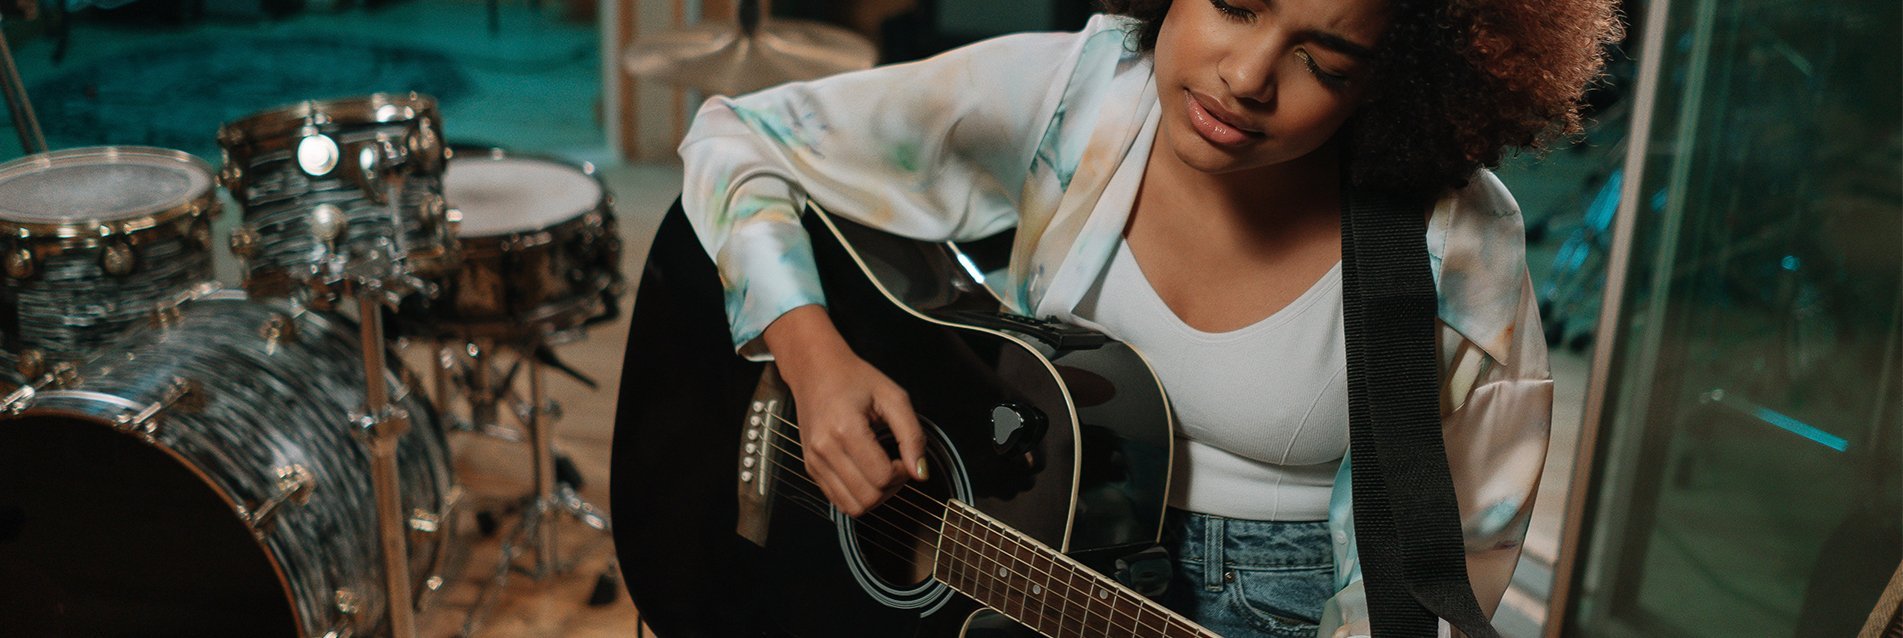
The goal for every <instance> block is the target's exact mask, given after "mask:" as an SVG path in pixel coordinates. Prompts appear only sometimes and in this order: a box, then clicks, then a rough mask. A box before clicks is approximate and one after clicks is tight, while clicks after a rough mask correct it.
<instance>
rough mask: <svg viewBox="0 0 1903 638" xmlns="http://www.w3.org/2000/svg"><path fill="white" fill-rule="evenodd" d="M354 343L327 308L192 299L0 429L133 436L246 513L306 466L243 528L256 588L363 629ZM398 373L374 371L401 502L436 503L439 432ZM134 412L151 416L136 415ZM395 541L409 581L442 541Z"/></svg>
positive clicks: (444, 459)
mask: <svg viewBox="0 0 1903 638" xmlns="http://www.w3.org/2000/svg"><path fill="white" fill-rule="evenodd" d="M358 356H359V355H358V347H357V341H356V330H355V328H354V326H352V325H350V324H349V322H347V321H344V320H341V319H340V318H336V317H330V316H325V315H320V314H317V313H313V312H308V311H305V312H299V311H295V310H292V309H290V308H289V307H287V306H282V305H277V304H270V303H263V302H254V301H246V300H242V299H231V298H218V299H208V300H200V301H194V302H192V303H189V304H187V305H186V306H185V307H184V308H183V309H182V312H181V313H180V315H179V318H178V320H177V321H176V322H175V323H174V324H172V325H170V326H167V327H164V328H155V329H153V330H151V331H145V332H137V333H134V334H132V335H128V338H126V339H124V340H122V341H121V342H119V344H118V348H117V349H116V350H115V354H112V355H109V356H102V357H99V358H98V359H95V360H94V361H92V362H91V363H89V364H87V365H85V366H82V367H81V368H80V373H79V374H80V380H79V381H78V382H77V383H76V384H71V385H68V386H66V387H64V388H61V389H60V390H57V391H50V392H41V393H39V394H38V395H37V396H36V397H34V398H33V400H32V401H31V403H30V404H29V405H28V407H27V408H26V409H25V410H24V411H22V412H21V413H20V414H18V415H16V416H12V417H8V418H6V419H5V420H0V428H5V427H7V426H8V425H9V424H12V423H17V422H21V421H22V420H30V419H44V418H54V419H69V420H77V421H82V422H86V423H88V424H91V425H93V426H96V427H99V428H111V429H114V430H116V431H118V432H121V433H123V434H124V435H125V436H130V437H137V438H139V439H141V440H143V441H144V442H146V443H147V444H148V445H151V446H153V447H155V448H158V449H160V450H162V451H164V452H165V453H166V454H168V455H170V456H171V457H173V458H174V459H175V460H176V461H177V462H178V463H179V464H181V465H184V466H186V467H188V468H189V469H190V470H191V471H192V472H193V473H195V474H196V475H198V476H199V478H200V479H202V481H203V482H204V484H205V485H206V486H207V487H209V488H211V489H212V490H213V491H214V492H216V493H217V495H218V496H219V497H220V498H221V499H222V500H223V501H224V502H226V503H227V504H228V505H230V506H231V509H232V515H233V516H234V517H237V518H238V519H240V520H246V521H248V520H249V518H250V517H252V516H253V515H254V514H255V513H256V512H257V511H258V509H259V508H260V506H262V505H264V504H265V503H267V502H269V501H271V500H272V498H273V497H274V496H277V495H278V494H279V493H280V492H281V490H282V485H283V482H282V481H283V478H284V475H285V473H286V471H287V470H291V469H292V468H298V469H296V470H295V472H302V473H304V474H306V475H307V476H308V477H309V483H310V488H309V492H308V493H307V498H308V500H306V501H304V502H303V503H301V504H299V503H295V502H286V503H284V504H283V505H281V506H279V507H277V508H276V509H275V515H274V516H272V517H271V520H270V521H269V522H268V524H263V525H254V526H253V527H252V531H253V535H254V538H255V539H256V540H257V543H258V547H259V548H260V549H262V550H263V551H264V553H265V554H266V555H267V556H266V557H267V560H268V561H269V562H270V564H271V566H272V567H273V569H274V570H275V571H276V572H277V574H278V577H279V580H280V582H279V583H277V584H268V583H259V584H258V586H260V587H265V586H277V587H282V588H283V589H284V590H285V594H286V597H287V599H288V600H289V602H290V606H291V608H292V609H293V611H294V614H295V616H296V618H297V624H298V625H299V627H298V628H299V630H300V631H301V635H304V636H321V635H323V634H324V633H325V632H326V631H328V630H330V629H332V628H334V627H337V626H353V627H354V628H355V629H356V630H357V631H358V632H359V633H368V632H369V631H370V630H371V629H372V628H373V627H374V625H375V624H376V623H377V622H378V621H379V619H380V618H381V617H382V615H383V609H384V608H383V605H384V598H383V596H382V594H381V586H380V585H379V584H378V582H379V578H380V577H379V575H380V573H381V567H380V563H379V561H378V556H379V554H378V550H377V548H378V544H377V537H376V533H375V525H376V521H377V513H376V511H375V507H374V499H373V492H372V486H371V484H370V480H369V475H370V473H369V471H368V468H369V463H370V460H369V455H368V452H367V450H366V448H365V446H364V445H363V444H362V443H361V442H359V441H357V440H356V439H355V438H354V437H353V436H352V434H353V431H354V426H353V425H352V415H353V414H361V413H362V410H363V404H364V381H363V372H362V366H361V364H360V362H359V359H358ZM389 360H390V361H391V362H393V363H394V362H395V361H396V359H394V358H393V357H392V358H390V359H389ZM394 369H395V368H393V370H394ZM401 376H402V375H401V374H400V373H394V372H393V373H391V374H390V375H388V376H387V378H386V379H385V383H386V385H387V386H388V387H389V389H390V392H391V394H390V396H391V402H392V403H393V404H394V405H395V406H397V407H399V408H401V409H402V410H403V411H405V412H407V414H408V415H409V418H410V424H411V427H410V429H409V431H408V432H407V433H405V434H404V436H403V437H402V438H401V439H400V441H399V443H398V459H399V466H400V473H401V476H402V500H403V515H404V516H405V517H408V516H409V515H410V513H411V512H426V513H440V512H442V511H443V509H444V508H445V507H446V503H445V499H446V495H447V493H448V490H449V487H450V483H451V477H450V470H449V467H450V466H449V462H450V461H449V452H448V446H447V443H446V441H445V439H444V437H443V433H442V430H441V426H440V425H439V424H438V423H437V421H436V418H435V414H434V413H433V412H432V411H431V408H430V407H429V405H428V403H427V402H425V401H424V400H423V398H422V397H420V396H418V395H414V394H411V393H410V392H409V390H408V387H409V386H410V384H409V383H406V382H402V381H401V380H400V377H401ZM181 389H183V390H184V391H183V392H182V393H180V392H179V391H180V390H181ZM154 406H158V407H156V408H154ZM148 411H149V412H152V418H151V419H149V420H143V421H142V420H139V419H138V418H137V416H136V415H139V414H141V413H142V412H148ZM125 478H126V479H127V480H136V478H137V477H125ZM47 489H57V486H47ZM410 547H411V551H412V554H411V556H410V559H411V570H412V573H413V574H415V575H417V581H418V582H419V583H420V582H421V581H422V580H423V579H424V578H425V577H426V576H427V575H429V574H430V571H431V569H432V563H433V562H434V559H435V557H436V553H437V552H441V551H445V544H444V542H443V540H442V539H439V538H436V537H434V536H426V535H412V537H411V539H410ZM233 549H234V551H248V550H243V549H242V548H233ZM213 577H215V575H214V576H213ZM339 592H350V594H349V596H350V597H351V598H352V599H353V601H354V604H355V606H356V609H355V614H354V615H351V616H348V617H345V616H344V615H343V614H342V613H341V612H340V611H339V610H338V607H339V603H338V600H339Z"/></svg>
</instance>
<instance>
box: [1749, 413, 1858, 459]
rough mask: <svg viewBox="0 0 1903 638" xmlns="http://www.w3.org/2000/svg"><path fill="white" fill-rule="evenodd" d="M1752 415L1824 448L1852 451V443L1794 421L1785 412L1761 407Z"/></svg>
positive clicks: (1809, 425) (1807, 424)
mask: <svg viewBox="0 0 1903 638" xmlns="http://www.w3.org/2000/svg"><path fill="white" fill-rule="evenodd" d="M1752 414H1753V415H1755V416H1757V417H1758V418H1760V419H1763V420H1764V422H1765V423H1769V424H1771V425H1775V426H1778V427H1780V428H1784V429H1785V430H1789V431H1790V433H1792V434H1795V435H1798V436H1801V437H1804V438H1807V439H1810V440H1812V441H1816V442H1817V443H1818V444H1819V445H1822V446H1824V447H1827V448H1830V449H1833V450H1836V451H1838V452H1844V451H1848V450H1849V449H1850V442H1849V441H1846V440H1844V439H1843V437H1840V436H1837V435H1835V434H1831V433H1829V432H1825V431H1823V430H1819V429H1817V428H1816V426H1813V425H1811V424H1809V423H1805V422H1803V421H1799V420H1797V419H1793V418H1791V416H1790V415H1788V414H1784V413H1783V412H1779V411H1777V410H1773V409H1770V408H1764V407H1760V408H1758V409H1756V410H1754V411H1753V412H1752Z"/></svg>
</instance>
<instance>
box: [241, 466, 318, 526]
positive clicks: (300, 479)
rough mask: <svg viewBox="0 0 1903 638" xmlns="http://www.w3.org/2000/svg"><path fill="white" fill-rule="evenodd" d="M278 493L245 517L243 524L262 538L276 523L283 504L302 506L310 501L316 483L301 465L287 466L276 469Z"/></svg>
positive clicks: (308, 471)
mask: <svg viewBox="0 0 1903 638" xmlns="http://www.w3.org/2000/svg"><path fill="white" fill-rule="evenodd" d="M276 471H277V477H278V486H277V487H278V493H277V494H274V495H272V496H271V498H268V499H265V501H264V502H263V503H259V504H258V506H257V507H255V508H252V510H251V512H250V513H249V514H246V515H245V522H247V523H249V524H250V525H251V532H252V533H254V534H258V535H260V536H262V535H263V534H264V533H265V532H268V531H270V529H271V524H272V523H275V522H277V517H278V512H279V511H281V510H282V509H283V508H284V504H285V503H287V502H288V503H294V504H297V505H303V504H305V503H309V502H310V500H311V490H312V489H313V487H314V486H315V485H316V481H314V480H312V479H311V472H310V470H307V469H305V468H304V466H302V465H287V466H284V467H280V468H277V470H276Z"/></svg>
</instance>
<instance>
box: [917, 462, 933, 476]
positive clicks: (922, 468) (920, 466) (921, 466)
mask: <svg viewBox="0 0 1903 638" xmlns="http://www.w3.org/2000/svg"><path fill="white" fill-rule="evenodd" d="M931 477H932V473H931V472H930V471H928V468H926V467H925V459H924V458H920V459H919V460H918V480H921V481H923V480H925V479H929V478H931Z"/></svg>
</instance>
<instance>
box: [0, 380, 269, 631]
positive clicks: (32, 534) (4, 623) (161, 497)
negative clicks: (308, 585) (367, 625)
mask: <svg viewBox="0 0 1903 638" xmlns="http://www.w3.org/2000/svg"><path fill="white" fill-rule="evenodd" d="M0 627H4V628H5V630H4V631H3V632H0V633H7V634H9V635H21V636H295V635H297V633H298V625H297V623H296V621H295V619H294V618H293V616H292V612H291V607H290V602H289V598H288V596H287V595H286V594H285V589H284V585H283V584H282V581H281V580H280V579H279V577H278V575H277V572H276V570H275V569H273V567H272V565H271V562H270V561H269V559H268V558H267V556H266V554H265V552H264V550H263V549H262V548H261V547H260V546H259V544H258V542H257V541H256V540H254V539H253V538H252V536H251V532H250V530H249V528H247V527H246V526H245V525H244V524H243V523H241V522H240V521H239V519H238V517H237V515H236V514H234V513H233V512H232V509H231V507H230V506H228V505H226V504H225V502H224V501H223V500H221V499H220V498H219V497H218V496H217V494H216V493H215V492H213V490H212V488H210V487H209V486H207V485H206V484H205V483H204V482H203V481H201V480H199V478H198V476H197V475H195V474H194V473H193V472H192V471H191V470H190V469H189V468H187V467H186V466H184V465H182V464H180V463H179V462H178V461H177V460H175V459H173V458H172V457H171V456H170V455H168V454H166V453H165V452H163V451H161V450H160V449H158V448H155V447H153V446H150V445H147V444H145V443H144V442H142V441H140V440H139V439H138V438H137V437H134V436H131V435H128V434H124V433H120V432H117V431H115V430H113V429H112V428H110V427H108V426H104V425H100V424H97V423H94V422H91V421H85V420H80V419H71V418H62V417H25V418H20V419H16V420H13V421H10V422H6V423H0Z"/></svg>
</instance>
